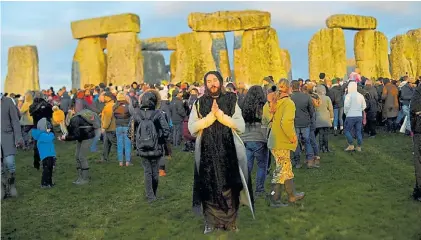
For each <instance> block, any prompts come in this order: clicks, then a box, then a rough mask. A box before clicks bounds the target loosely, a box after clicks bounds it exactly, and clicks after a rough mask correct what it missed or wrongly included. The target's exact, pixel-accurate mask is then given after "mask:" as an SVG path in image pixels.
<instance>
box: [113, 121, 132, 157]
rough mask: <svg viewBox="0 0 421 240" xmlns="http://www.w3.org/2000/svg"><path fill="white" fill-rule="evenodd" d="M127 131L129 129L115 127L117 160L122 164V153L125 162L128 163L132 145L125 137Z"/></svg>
mask: <svg viewBox="0 0 421 240" xmlns="http://www.w3.org/2000/svg"><path fill="white" fill-rule="evenodd" d="M128 131H129V127H117V128H116V134H117V159H118V161H119V162H123V152H124V156H126V162H130V156H131V155H130V154H131V150H132V143H131V141H130V139H129V137H127V132H128Z"/></svg>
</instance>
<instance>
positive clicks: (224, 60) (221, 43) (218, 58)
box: [211, 32, 231, 79]
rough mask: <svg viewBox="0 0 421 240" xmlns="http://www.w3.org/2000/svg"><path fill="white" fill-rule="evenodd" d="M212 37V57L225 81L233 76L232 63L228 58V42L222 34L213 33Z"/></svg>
mask: <svg viewBox="0 0 421 240" xmlns="http://www.w3.org/2000/svg"><path fill="white" fill-rule="evenodd" d="M211 35H212V56H213V60H214V61H215V65H216V69H217V70H218V71H219V72H220V73H221V74H222V77H223V78H224V79H226V78H228V77H230V76H231V70H230V63H229V58H228V49H227V42H226V41H225V34H224V33H222V32H218V33H211Z"/></svg>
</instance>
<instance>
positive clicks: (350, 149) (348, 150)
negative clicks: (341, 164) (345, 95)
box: [345, 145, 355, 152]
mask: <svg viewBox="0 0 421 240" xmlns="http://www.w3.org/2000/svg"><path fill="white" fill-rule="evenodd" d="M354 149H355V148H354V145H348V147H347V148H345V152H350V151H354Z"/></svg>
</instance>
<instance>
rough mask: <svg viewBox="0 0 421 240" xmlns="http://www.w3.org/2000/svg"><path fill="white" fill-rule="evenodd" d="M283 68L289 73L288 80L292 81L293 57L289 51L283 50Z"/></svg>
mask: <svg viewBox="0 0 421 240" xmlns="http://www.w3.org/2000/svg"><path fill="white" fill-rule="evenodd" d="M281 59H282V67H283V69H285V71H286V72H287V73H288V77H287V79H288V80H292V69H291V56H290V55H289V51H288V50H287V49H283V48H281Z"/></svg>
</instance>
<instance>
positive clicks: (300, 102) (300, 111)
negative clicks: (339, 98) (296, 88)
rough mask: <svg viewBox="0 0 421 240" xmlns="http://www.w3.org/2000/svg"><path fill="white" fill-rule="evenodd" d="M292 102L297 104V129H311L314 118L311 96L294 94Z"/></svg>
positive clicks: (301, 93)
mask: <svg viewBox="0 0 421 240" xmlns="http://www.w3.org/2000/svg"><path fill="white" fill-rule="evenodd" d="M291 100H292V101H293V102H294V104H295V120H294V122H295V127H296V128H306V127H310V125H311V123H312V121H313V116H314V105H313V100H312V99H311V97H310V95H308V94H305V93H303V92H293V93H292V94H291Z"/></svg>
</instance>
